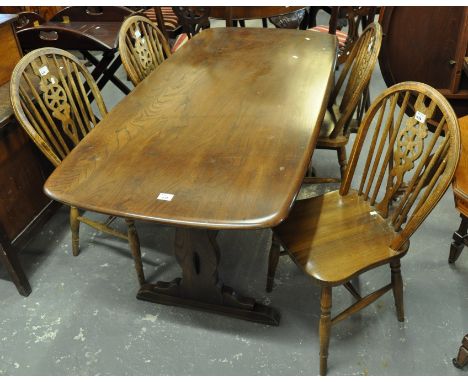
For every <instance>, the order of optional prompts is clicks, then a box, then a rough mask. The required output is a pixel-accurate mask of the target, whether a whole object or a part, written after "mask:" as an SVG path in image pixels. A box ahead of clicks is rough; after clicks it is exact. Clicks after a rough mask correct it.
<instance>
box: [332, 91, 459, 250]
mask: <svg viewBox="0 0 468 382" xmlns="http://www.w3.org/2000/svg"><path fill="white" fill-rule="evenodd" d="M374 125H375V127H374ZM371 126H372V128H370V127H371ZM371 130H372V132H371ZM368 133H369V134H368ZM368 135H369V137H367V136H368ZM366 138H367V139H368V140H370V142H369V144H368V145H367V146H366V147H364V142H365V141H366ZM459 155H460V131H459V126H458V121H457V117H456V114H455V112H454V111H453V109H452V107H451V106H450V104H449V103H448V101H447V100H446V99H445V98H444V96H442V94H440V93H439V92H438V91H437V90H436V89H434V88H432V87H430V86H429V85H426V84H423V83H418V82H403V83H400V84H396V85H394V86H392V87H390V88H389V89H387V90H386V91H384V92H383V93H382V94H381V95H379V96H378V97H377V98H376V100H375V101H374V102H373V103H372V105H371V106H370V108H369V110H368V111H367V113H366V114H365V116H364V119H363V121H362V123H361V126H360V127H359V130H358V134H357V136H356V140H355V142H354V145H353V149H352V152H351V155H350V160H349V164H348V167H347V170H346V172H345V175H344V179H343V182H342V185H341V188H340V194H342V195H345V194H347V193H348V192H349V189H350V187H351V182H352V180H353V177H354V175H355V171H356V166H357V164H358V161H359V159H360V157H362V159H363V160H364V162H360V163H362V164H363V168H364V170H363V172H362V174H361V175H362V176H361V178H360V179H356V180H359V191H358V193H359V195H360V197H361V198H363V199H364V200H366V201H368V203H369V204H370V205H371V206H373V208H374V209H375V211H376V212H377V213H379V214H380V215H381V216H382V217H383V218H384V219H387V221H388V223H389V224H390V225H391V226H392V227H393V229H394V231H395V233H396V236H395V238H394V240H393V242H392V243H391V248H392V249H395V250H398V249H400V248H402V246H403V245H404V244H405V243H406V242H407V241H408V239H409V238H410V236H411V235H412V234H413V233H414V232H415V231H416V229H417V228H418V227H419V226H420V225H421V224H422V222H423V221H424V219H425V218H426V217H427V215H428V214H429V213H430V212H431V211H432V209H433V208H434V207H435V205H436V204H437V202H438V201H439V200H440V198H441V197H442V196H443V194H444V193H445V191H446V190H447V187H448V186H449V185H450V183H451V180H452V178H453V175H454V173H455V169H456V166H457V163H458V160H459Z"/></svg>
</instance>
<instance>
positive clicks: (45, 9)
mask: <svg viewBox="0 0 468 382" xmlns="http://www.w3.org/2000/svg"><path fill="white" fill-rule="evenodd" d="M63 8H64V7H60V6H16V7H15V6H11V7H0V13H16V14H19V13H22V12H25V13H35V14H36V15H38V16H39V17H40V18H41V19H43V20H44V21H48V20H49V19H51V18H52V17H53V16H54V15H55V14H56V13H57V12H59V11H60V10H61V9H63Z"/></svg>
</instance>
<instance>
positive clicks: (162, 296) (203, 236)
mask: <svg viewBox="0 0 468 382" xmlns="http://www.w3.org/2000/svg"><path fill="white" fill-rule="evenodd" d="M216 234H217V231H210V230H204V229H189V228H177V229H176V235H175V256H176V259H177V261H178V262H179V264H180V266H181V268H182V278H176V279H175V280H173V281H171V282H164V281H158V282H157V283H156V284H145V285H143V286H142V287H141V288H140V290H139V291H138V294H137V298H138V299H140V300H146V301H151V302H157V303H161V304H167V305H177V306H186V307H190V308H196V309H200V310H205V311H211V312H214V313H219V314H225V315H227V316H231V317H235V318H241V319H244V320H249V321H256V322H260V323H263V324H268V325H278V324H279V320H280V315H279V313H278V312H277V311H276V310H274V309H273V308H270V307H267V306H265V305H262V304H259V303H257V302H256V301H255V300H254V299H253V298H250V297H243V296H240V295H238V294H237V293H236V292H235V291H234V290H233V289H232V288H230V287H228V286H226V285H223V282H222V281H221V280H220V279H219V277H218V264H219V258H220V251H219V247H218V244H217V243H216Z"/></svg>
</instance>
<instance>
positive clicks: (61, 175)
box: [45, 28, 336, 325]
mask: <svg viewBox="0 0 468 382" xmlns="http://www.w3.org/2000/svg"><path fill="white" fill-rule="evenodd" d="M335 41H336V39H335V38H334V36H331V35H328V34H326V33H315V32H307V31H298V30H286V29H250V28H219V29H209V30H205V31H203V32H202V33H201V34H198V35H197V36H195V37H194V38H193V39H192V40H190V41H189V42H188V43H187V44H186V45H185V46H184V47H183V48H182V49H181V50H180V51H177V53H176V54H174V55H172V56H171V57H170V58H169V59H168V60H166V61H164V63H163V64H162V65H160V66H159V67H158V68H157V69H155V71H154V72H153V73H152V74H151V75H150V76H148V77H147V78H146V79H145V80H144V81H143V82H141V83H140V84H139V85H138V86H137V87H136V88H135V89H134V90H133V91H132V93H131V94H129V95H128V96H127V97H125V98H124V99H123V100H122V101H121V102H120V103H119V104H118V105H117V106H115V108H114V109H112V110H111V111H110V113H109V114H108V115H107V116H106V118H105V119H104V120H103V121H101V122H100V123H99V124H98V125H97V126H96V127H95V128H94V129H93V131H92V132H91V133H89V134H88V135H87V136H86V137H85V138H84V139H83V140H82V142H81V143H80V144H79V145H78V146H77V147H76V148H75V149H74V150H73V151H72V152H71V153H70V154H69V155H68V157H67V158H66V159H65V160H64V161H63V162H62V164H61V165H60V166H59V167H57V169H56V170H55V171H54V173H53V174H52V175H51V177H50V178H49V179H48V181H47V182H46V184H45V192H46V193H47V195H49V196H50V197H51V198H53V199H56V200H58V201H61V202H63V203H67V204H70V205H74V206H76V207H79V208H83V209H85V210H91V211H97V212H102V213H106V214H109V215H116V216H122V217H126V218H131V219H142V220H147V221H154V222H158V223H164V224H170V225H175V226H176V227H177V229H176V237H175V257H176V259H177V261H178V262H179V264H180V265H181V267H182V272H183V277H182V278H177V279H175V280H173V281H172V282H163V281H160V282H158V283H156V284H146V285H144V286H143V287H142V288H141V289H140V291H139V292H138V295H137V297H138V298H140V299H144V300H149V301H153V302H159V303H163V304H174V305H183V306H190V307H193V308H197V309H204V310H210V311H216V312H218V313H222V314H227V315H230V316H234V317H238V318H243V319H247V320H253V321H259V322H263V323H267V324H273V325H277V324H278V323H279V315H278V313H277V312H276V311H275V310H274V309H273V308H271V307H266V306H263V305H261V304H258V303H256V302H255V300H253V299H251V298H245V297H242V296H239V295H238V294H237V293H236V292H235V291H234V290H232V288H230V287H227V286H224V285H223V284H222V282H221V280H219V278H218V271H217V267H218V263H219V258H220V251H219V248H218V246H217V244H216V230H219V229H255V228H264V227H273V226H275V225H277V224H278V223H280V222H281V221H282V220H283V219H284V218H285V217H286V216H287V214H288V211H289V209H290V207H291V205H292V204H293V201H294V199H295V196H296V195H297V193H298V191H299V188H300V185H301V182H302V179H303V176H304V174H305V172H306V169H307V167H308V164H309V161H310V158H311V155H312V152H313V149H314V146H315V142H316V139H317V136H318V133H319V129H320V123H321V120H322V117H323V114H324V112H325V109H326V104H327V99H328V95H329V92H330V90H331V87H332V85H333V71H334V67H335V52H336V46H335V44H336V42H335ZM161 194H163V196H161ZM164 194H169V195H172V197H171V196H169V197H168V198H165V197H164ZM158 197H159V199H158ZM161 198H162V199H161ZM165 199H166V200H165ZM167 199H170V200H167ZM200 228H203V229H200Z"/></svg>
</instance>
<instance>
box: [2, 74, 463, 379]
mask: <svg viewBox="0 0 468 382" xmlns="http://www.w3.org/2000/svg"><path fill="white" fill-rule="evenodd" d="M384 88H385V84H384V83H383V81H382V77H381V75H380V71H379V70H378V68H377V70H376V72H375V75H374V77H373V79H372V85H371V95H372V97H375V95H376V94H378V93H379V92H380V91H382V90H383V89H384ZM103 93H104V99H105V101H106V103H107V104H108V105H109V106H110V107H112V105H113V104H115V103H116V102H118V100H120V99H121V98H122V97H123V94H122V93H120V92H119V91H118V90H117V89H116V88H115V87H113V86H112V85H109V86H107V87H106V89H104V92H103ZM350 144H352V142H351V143H350ZM314 166H315V167H316V169H317V171H318V172H319V173H320V174H330V175H338V166H337V164H336V159H335V155H334V154H333V153H331V152H322V151H318V152H317V153H316V154H315V157H314ZM90 215H93V214H90ZM458 224H459V218H458V214H457V212H456V210H455V208H454V204H453V197H452V192H451V190H449V191H448V192H447V193H446V195H445V196H444V198H443V199H442V200H441V202H440V203H439V205H438V207H437V208H436V209H435V210H434V211H433V213H432V214H431V215H430V216H429V218H428V219H427V220H426V222H425V223H424V224H423V226H422V227H421V228H420V229H419V231H418V232H417V233H416V234H415V235H414V236H413V238H412V241H411V248H410V251H409V253H408V255H407V256H406V257H404V258H403V260H402V272H403V278H404V287H405V290H404V297H405V309H406V312H405V313H406V320H405V322H404V323H399V322H398V321H397V319H396V315H395V309H394V305H393V297H392V295H391V294H386V295H385V296H383V297H382V298H381V299H380V300H378V302H376V303H374V304H373V305H371V306H369V307H367V308H366V309H364V310H362V311H361V312H360V313H358V314H356V315H354V316H353V317H351V318H350V319H348V320H345V321H343V322H341V323H339V324H338V325H337V326H336V327H334V328H333V329H332V336H331V343H330V356H329V375H467V372H468V368H465V370H464V371H461V370H458V369H456V368H455V367H454V366H453V365H452V362H451V359H452V358H453V357H454V356H455V355H456V354H457V351H458V348H459V346H460V342H461V339H462V337H463V335H464V334H465V333H467V332H468V250H465V253H462V255H461V257H460V259H459V260H458V262H457V263H456V265H454V266H449V265H448V264H447V257H448V252H449V246H450V242H451V236H452V234H453V231H454V230H456V229H457V228H458ZM119 225H120V226H121V227H122V228H124V226H123V224H122V222H118V223H117V227H118V226H119ZM137 228H138V231H139V234H140V238H141V245H142V251H143V257H144V266H145V270H146V272H147V274H148V276H149V278H150V280H156V279H161V280H172V279H173V278H174V277H176V276H178V275H179V274H180V270H179V267H178V265H177V263H176V261H175V259H174V257H173V255H172V253H173V238H174V230H173V228H171V227H164V226H158V225H154V224H148V223H144V222H138V223H137ZM270 241H271V234H270V232H269V231H268V230H259V231H229V232H221V233H220V234H219V237H218V242H219V245H220V248H221V252H222V259H221V265H220V268H221V269H220V273H221V274H220V276H221V278H222V279H223V280H224V281H225V283H226V284H228V285H231V286H233V287H235V288H236V289H237V290H238V291H239V292H241V293H244V294H247V295H250V296H253V297H255V298H257V299H258V300H260V301H261V302H263V303H265V304H271V305H272V306H274V307H276V308H277V309H279V310H280V311H281V314H282V320H281V324H280V326H278V327H271V326H265V325H261V324H256V323H251V322H246V321H242V320H237V319H231V318H227V317H223V316H218V315H214V314H208V313H203V312H197V311H192V310H187V309H183V308H177V307H170V306H163V305H156V304H151V303H147V302H143V301H139V300H137V299H136V298H135V295H136V292H137V290H138V284H137V280H136V275H135V273H134V271H133V262H132V259H131V256H130V253H129V250H128V247H127V244H126V242H123V241H119V240H118V239H115V238H110V237H108V236H107V235H104V234H101V233H98V232H96V231H94V230H91V229H89V228H88V227H86V226H82V230H81V255H80V256H79V257H78V258H73V257H72V255H71V248H70V230H69V227H68V209H67V208H65V207H63V208H61V209H60V210H59V212H58V213H57V215H55V216H54V217H53V218H52V219H51V220H50V221H49V222H48V223H47V224H45V225H44V226H43V227H42V229H41V230H40V231H39V232H38V233H37V234H36V235H35V236H34V237H33V239H32V240H31V241H30V243H29V244H28V246H27V247H26V248H25V249H24V250H23V251H22V252H21V253H20V255H19V256H20V261H21V263H22V264H23V266H24V268H25V272H26V274H27V275H28V278H29V280H30V283H31V286H32V288H33V292H32V294H31V295H30V296H29V297H27V298H24V297H21V296H20V295H19V294H18V293H17V292H16V289H15V288H14V286H13V284H12V283H11V282H9V281H8V280H9V278H8V275H7V274H6V272H5V270H4V269H0V312H1V313H0V322H1V324H0V375H317V374H318V364H319V361H318V352H319V347H318V330H317V328H318V319H319V295H318V294H319V289H318V288H317V287H316V286H314V285H313V284H312V282H311V281H310V280H309V279H308V278H307V277H305V276H304V275H303V274H302V273H301V272H300V271H299V270H298V269H297V267H296V266H295V265H294V264H293V263H292V262H291V261H290V260H289V259H288V258H287V257H283V258H281V260H280V264H279V266H278V272H277V278H276V280H277V281H276V287H275V289H274V291H273V293H271V294H266V293H265V292H264V286H265V279H266V276H265V275H266V267H267V254H268V250H269V246H270ZM389 276H390V272H389V271H388V269H387V267H384V268H382V269H376V270H374V271H372V272H368V273H367V274H365V275H363V276H361V277H360V278H359V283H360V287H361V289H362V291H363V292H364V293H365V292H369V291H372V290H375V289H377V288H379V287H380V286H382V285H383V283H386V282H387V281H388V279H389ZM333 298H334V306H333V311H334V312H337V311H339V310H341V308H343V307H344V306H345V305H346V304H348V303H350V302H351V297H350V295H349V294H348V293H347V292H346V291H345V290H344V289H343V288H340V287H338V288H335V291H334V296H333Z"/></svg>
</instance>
